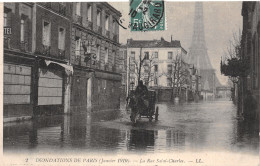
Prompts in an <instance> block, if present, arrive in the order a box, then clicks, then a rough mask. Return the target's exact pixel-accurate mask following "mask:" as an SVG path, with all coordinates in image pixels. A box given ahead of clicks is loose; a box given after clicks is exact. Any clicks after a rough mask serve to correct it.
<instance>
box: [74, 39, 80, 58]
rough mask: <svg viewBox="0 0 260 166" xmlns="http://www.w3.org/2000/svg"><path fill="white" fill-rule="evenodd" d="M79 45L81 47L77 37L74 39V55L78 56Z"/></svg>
mask: <svg viewBox="0 0 260 166" xmlns="http://www.w3.org/2000/svg"><path fill="white" fill-rule="evenodd" d="M80 45H81V39H80V38H79V37H78V38H76V46H75V55H76V56H79V55H80Z"/></svg>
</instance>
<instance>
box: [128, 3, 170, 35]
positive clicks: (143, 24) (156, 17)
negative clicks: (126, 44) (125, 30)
mask: <svg viewBox="0 0 260 166" xmlns="http://www.w3.org/2000/svg"><path fill="white" fill-rule="evenodd" d="M129 15H130V17H131V18H130V20H131V22H130V25H131V31H158V30H159V31H162V30H165V10H164V1H163V0H131V1H130V11H129Z"/></svg>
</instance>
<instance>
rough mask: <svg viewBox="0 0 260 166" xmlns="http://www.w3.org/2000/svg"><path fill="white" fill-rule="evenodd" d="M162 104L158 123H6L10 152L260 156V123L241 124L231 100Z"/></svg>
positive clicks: (106, 116) (124, 116) (59, 119)
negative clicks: (167, 153) (181, 153)
mask: <svg viewBox="0 0 260 166" xmlns="http://www.w3.org/2000/svg"><path fill="white" fill-rule="evenodd" d="M158 106H159V114H160V115H159V121H158V122H152V123H149V122H148V120H147V119H142V120H141V121H140V122H139V123H138V124H136V125H134V126H133V125H132V124H131V122H130V119H129V114H128V113H126V112H125V111H112V112H111V111H109V112H104V111H103V112H99V113H93V114H92V115H90V114H81V115H72V116H55V117H47V118H39V119H35V120H33V121H30V122H22V123H8V124H4V151H6V152H7V151H8V152H14V151H16V149H17V148H19V149H22V150H28V151H37V152H38V151H44V150H51V149H53V150H67V151H82V152H91V151H103V152H106V151H114V152H120V153H121V152H128V153H132V152H133V153H138V152H146V153H150V152H152V153H153V152H185V151H208V150H210V151H218V150H227V151H234V152H237V151H239V152H246V153H250V154H257V153H258V125H255V124H252V123H247V122H244V121H242V122H241V121H238V120H237V118H236V108H235V106H234V105H233V104H232V103H231V102H229V101H214V102H213V101H212V102H202V103H189V104H180V105H177V106H175V105H172V104H165V103H161V104H158Z"/></svg>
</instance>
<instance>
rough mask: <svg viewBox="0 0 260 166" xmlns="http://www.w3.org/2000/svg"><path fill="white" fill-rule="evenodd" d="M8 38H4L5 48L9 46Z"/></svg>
mask: <svg viewBox="0 0 260 166" xmlns="http://www.w3.org/2000/svg"><path fill="white" fill-rule="evenodd" d="M10 41H11V40H10V38H8V37H7V38H4V48H7V49H10V48H11V46H10Z"/></svg>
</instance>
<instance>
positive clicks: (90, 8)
mask: <svg viewBox="0 0 260 166" xmlns="http://www.w3.org/2000/svg"><path fill="white" fill-rule="evenodd" d="M87 10H88V21H92V6H91V5H88V9H87Z"/></svg>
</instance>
